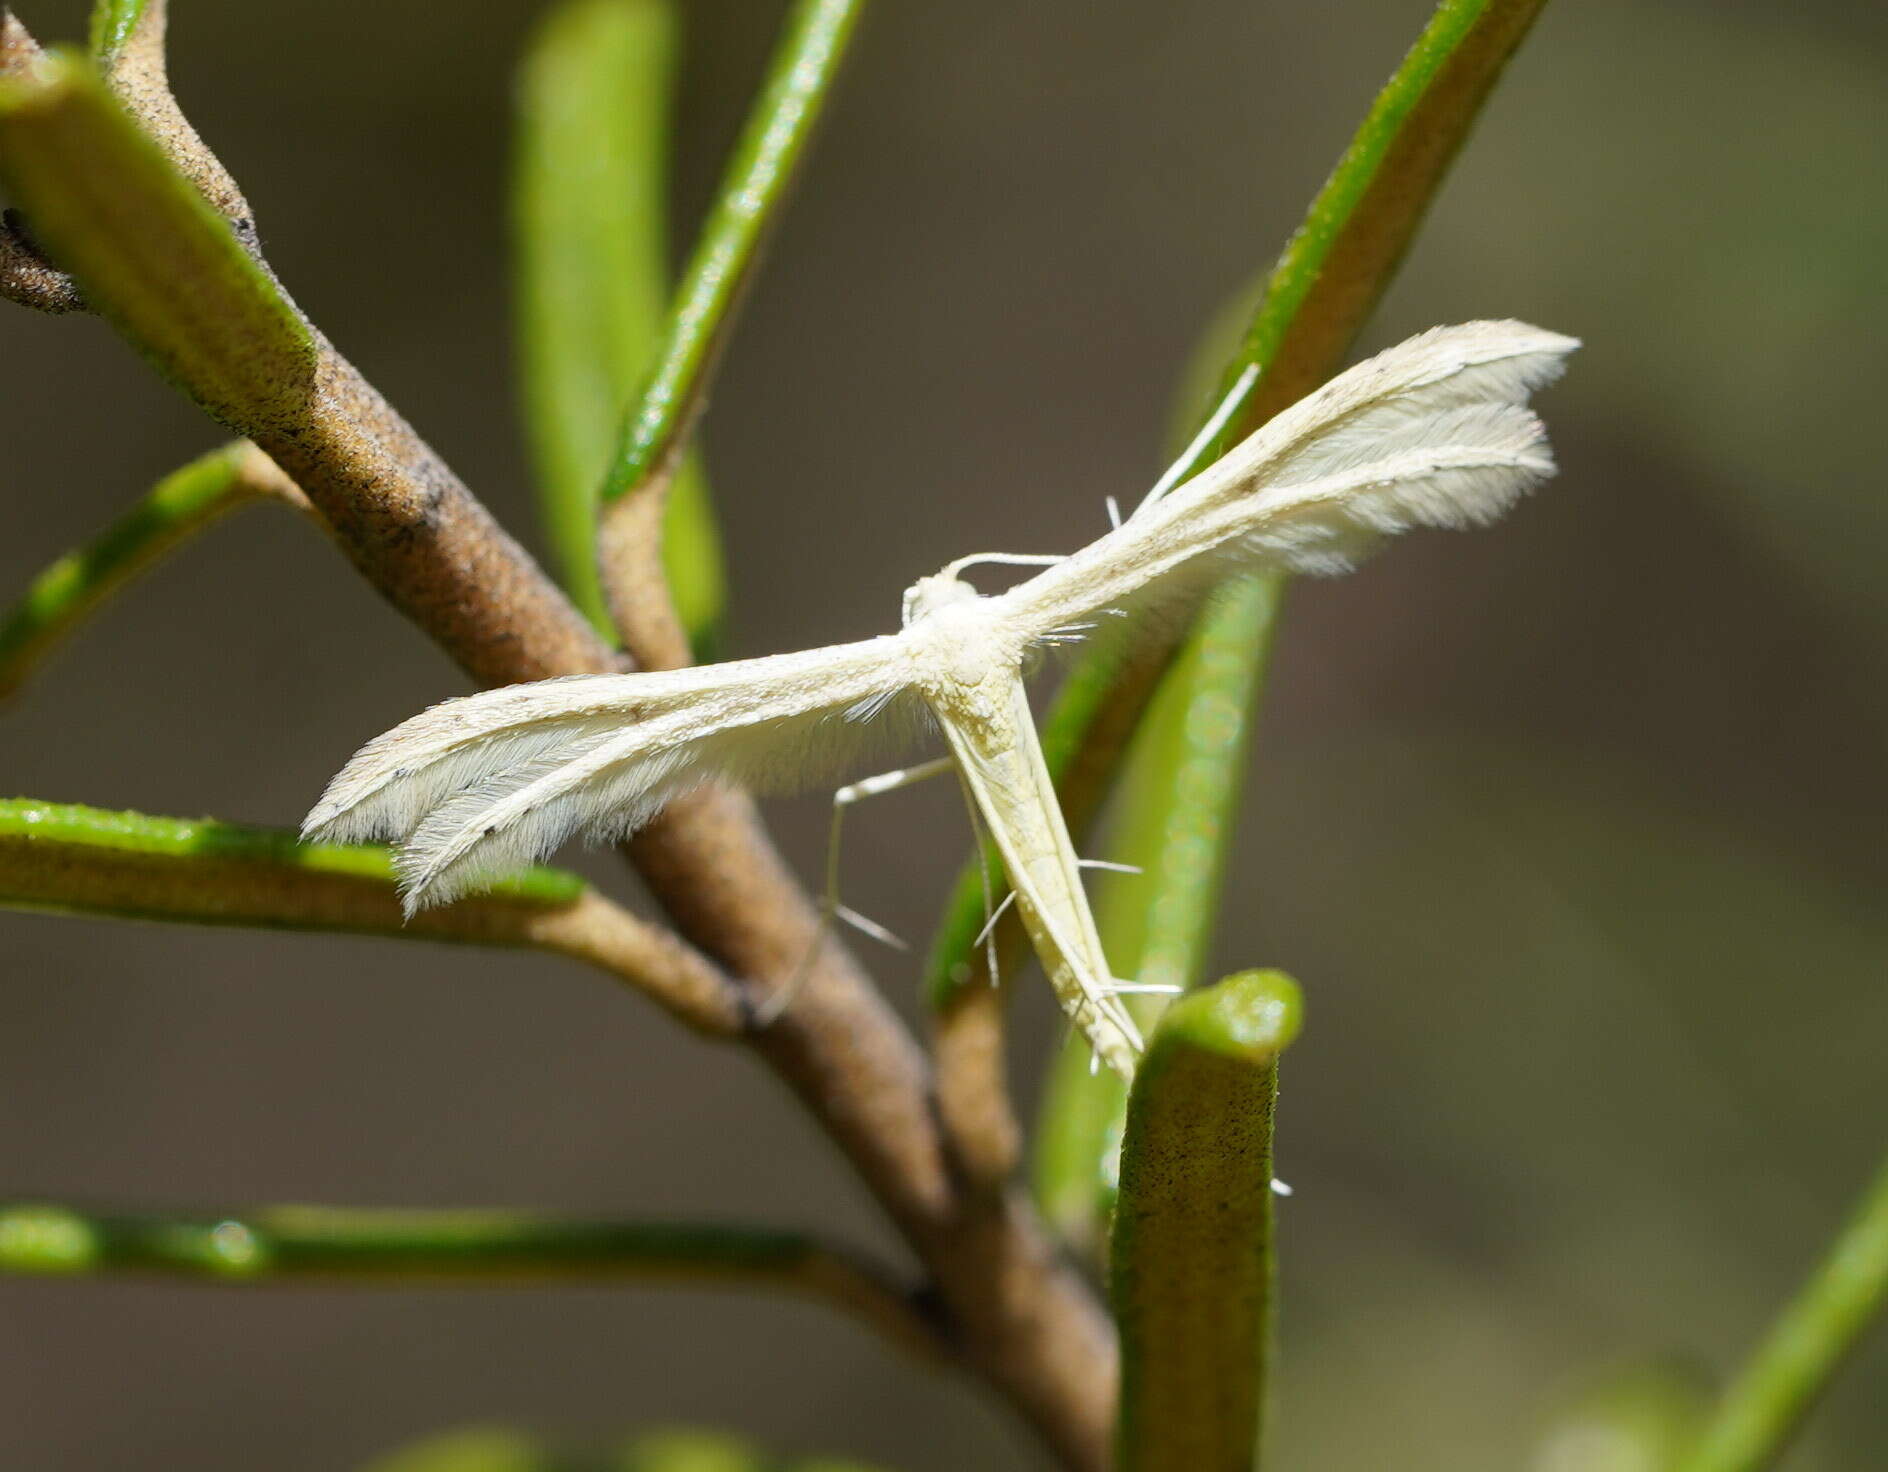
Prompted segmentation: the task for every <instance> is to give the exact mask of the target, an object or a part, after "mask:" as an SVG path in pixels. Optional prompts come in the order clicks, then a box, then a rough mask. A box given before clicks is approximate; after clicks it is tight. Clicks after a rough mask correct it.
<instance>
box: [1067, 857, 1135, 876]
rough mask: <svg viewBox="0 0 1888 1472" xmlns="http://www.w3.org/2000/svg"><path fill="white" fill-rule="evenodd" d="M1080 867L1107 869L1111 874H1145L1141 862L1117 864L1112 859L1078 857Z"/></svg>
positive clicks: (1077, 863) (1077, 862)
mask: <svg viewBox="0 0 1888 1472" xmlns="http://www.w3.org/2000/svg"><path fill="white" fill-rule="evenodd" d="M1075 867H1076V868H1078V869H1106V870H1107V871H1108V872H1109V873H1110V874H1145V873H1146V872H1147V871H1146V870H1145V869H1143V868H1142V867H1141V866H1140V865H1139V864H1117V863H1115V862H1114V860H1112V859H1077V860H1076V861H1075Z"/></svg>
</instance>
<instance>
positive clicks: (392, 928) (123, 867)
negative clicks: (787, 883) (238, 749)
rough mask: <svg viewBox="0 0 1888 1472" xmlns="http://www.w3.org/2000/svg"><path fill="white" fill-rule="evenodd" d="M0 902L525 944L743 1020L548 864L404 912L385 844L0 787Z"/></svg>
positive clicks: (661, 935) (731, 1027) (717, 1023)
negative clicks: (123, 809)
mask: <svg viewBox="0 0 1888 1472" xmlns="http://www.w3.org/2000/svg"><path fill="white" fill-rule="evenodd" d="M0 906H7V907H10V908H15V909H34V910H51V911H57V912H64V913H73V914H90V915H118V916H124V917H128V918H133V919H139V920H168V921H177V922H182V923H185V924H194V925H246V926H260V927H264V928H269V929H280V930H339V931H349V932H352V933H355V934H359V935H378V936H385V937H387V938H389V939H393V940H443V941H457V942H460V943H462V944H468V945H492V946H521V947H528V948H530V949H533V950H541V951H550V952H553V953H554V954H557V955H561V956H569V957H571V958H572V959H573V960H578V961H584V962H587V963H589V964H590V965H593V966H597V967H600V968H602V969H603V970H605V971H607V972H609V973H610V974H611V975H613V976H615V977H616V978H617V979H618V980H620V981H623V982H625V983H627V984H628V985H629V986H631V987H633V988H634V989H635V990H637V991H639V992H641V993H643V994H644V995H645V996H647V997H649V998H650V999H651V1000H653V1001H655V1002H657V1003H658V1004H660V1005H661V1006H663V1007H665V1008H666V1009H668V1011H670V1012H671V1013H673V1014H674V1015H675V1016H676V1017H677V1018H679V1019H680V1020H681V1021H683V1022H686V1023H687V1024H688V1025H689V1026H691V1027H693V1028H696V1029H697V1030H699V1031H702V1032H707V1033H717V1034H724V1035H725V1034H730V1033H736V1032H738V1031H739V1030H740V1029H741V1027H742V1026H743V1024H744V1023H745V1021H746V1012H745V1010H744V1008H743V1007H742V1005H741V1002H740V995H739V992H738V990H737V989H736V988H735V986H734V985H733V983H732V982H730V981H729V980H728V979H727V978H726V977H724V976H722V975H721V974H720V973H719V972H717V971H716V970H715V968H714V967H713V966H712V965H710V964H709V963H708V962H707V961H706V959H704V958H703V957H702V956H701V955H700V954H699V953H697V952H695V951H693V950H691V949H690V948H689V947H687V946H685V945H683V944H682V943H681V942H680V941H678V940H676V939H675V937H674V936H672V935H670V934H669V933H668V932H667V931H665V930H663V929H662V928H661V927H659V926H654V925H649V924H647V923H646V922H644V921H642V920H639V919H637V918H636V916H634V915H632V914H631V913H630V912H629V911H628V910H625V909H624V908H623V907H622V906H620V905H618V904H615V903H614V902H613V901H611V900H608V899H606V898H604V897H603V896H602V895H600V894H598V893H596V892H595V891H594V890H592V889H591V888H590V887H589V886H588V885H586V884H585V883H584V882H583V881H582V880H581V879H579V878H578V877H577V876H576V875H574V874H567V873H564V872H562V871H560V870H556V869H533V870H530V871H528V872H527V873H524V874H521V875H519V876H517V877H516V878H515V879H512V880H510V881H508V882H506V883H504V884H501V885H499V886H498V887H497V888H495V889H492V890H490V891H488V892H486V893H484V894H479V895H470V896H467V897H466V898H465V899H462V900H460V901H458V902H457V903H456V904H451V905H445V906H441V907H439V908H437V909H433V910H424V911H421V912H420V913H419V914H418V915H416V916H414V917H413V919H412V921H411V922H408V921H407V920H406V918H405V917H404V916H403V915H402V913H401V910H400V897H399V893H398V891H397V889H396V887H395V883H394V872H393V862H392V859H391V856H390V855H389V853H388V851H387V850H386V849H384V848H380V847H377V846H361V847H340V846H335V845H327V844H305V843H301V842H299V841H297V839H296V838H295V836H294V835H293V834H290V833H283V832H280V831H277V830H275V829H268V828H244V827H240V826H238V825H236V824H233V823H217V822H212V821H210V820H207V819H199V820H194V821H191V820H184V819H177V818H155V817H150V816H148V815H146V814H143V813H114V812H104V811H101V810H100V809H97V808H86V807H77V806H73V805H71V804H65V803H45V802H35V801H33V800H32V799H28V798H12V799H0Z"/></svg>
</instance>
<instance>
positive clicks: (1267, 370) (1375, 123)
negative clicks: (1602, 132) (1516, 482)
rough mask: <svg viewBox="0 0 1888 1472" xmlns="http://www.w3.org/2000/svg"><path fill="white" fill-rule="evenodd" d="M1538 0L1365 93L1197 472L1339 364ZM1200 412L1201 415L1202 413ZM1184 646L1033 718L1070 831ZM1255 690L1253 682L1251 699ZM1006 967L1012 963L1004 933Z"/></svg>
mask: <svg viewBox="0 0 1888 1472" xmlns="http://www.w3.org/2000/svg"><path fill="white" fill-rule="evenodd" d="M1545 3H1546V0H1443V3H1442V4H1441V5H1439V6H1438V7H1437V9H1436V12H1435V14H1434V16H1433V17H1432V18H1431V19H1430V22H1429V24H1428V26H1427V27H1425V29H1424V30H1423V32H1422V34H1421V35H1420V36H1419V37H1418V38H1417V40H1416V44H1415V45H1414V46H1413V47H1412V48H1411V49H1410V52H1409V54H1408V55H1407V56H1405V57H1404V59H1403V61H1402V64H1401V65H1400V66H1399V67H1398V68H1397V70H1396V72H1395V74H1394V75H1392V76H1391V78H1390V80H1389V82H1388V83H1387V84H1386V85H1385V86H1384V88H1383V90H1382V91H1381V92H1380V93H1379V94H1378V95H1377V98H1376V101H1375V103H1374V104H1373V105H1372V106H1371V109H1370V111H1369V113H1368V114H1367V115H1366V116H1365V118H1364V120H1363V123H1362V124H1361V125H1360V126H1359V128H1358V130H1357V133H1356V135H1355V136H1354V137H1353V139H1352V141H1351V144H1350V147H1349V148H1348V149H1347V150H1346V151H1345V153H1344V156H1343V157H1342V158H1341V159H1340V160H1339V161H1338V164H1337V167H1336V168H1335V169H1334V170H1333V171H1332V173H1331V177H1330V178H1329V180H1327V181H1326V183H1325V185H1324V187H1323V189H1321V190H1320V191H1319V193H1318V196H1317V198H1316V199H1314V200H1313V201H1312V203H1311V208H1310V209H1309V211H1308V212H1307V213H1306V215H1305V218H1304V221H1303V223H1302V224H1301V225H1300V226H1299V227H1298V230H1297V232H1296V233H1295V234H1294V235H1293V237H1292V239H1291V242H1290V244H1289V245H1288V246H1287V247H1286V249H1285V252H1284V254H1283V255H1282V256H1281V257H1280V259H1279V262H1278V264H1277V265H1276V266H1275V267H1274V268H1273V270H1272V272H1271V275H1270V276H1269V277H1268V279H1267V282H1266V288H1265V293H1264V296H1263V298H1262V299H1261V300H1260V303H1259V305H1258V308H1257V310H1256V311H1255V312H1254V314H1253V316H1252V319H1251V322H1250V324H1249V325H1248V327H1247V329H1246V332H1245V336H1244V340H1243V342H1242V345H1241V347H1240V350H1239V351H1238V352H1237V353H1236V354H1235V355H1234V356H1233V358H1232V360H1231V362H1230V363H1228V364H1227V366H1226V368H1225V371H1224V373H1223V374H1222V375H1221V385H1222V386H1221V392H1220V394H1219V396H1218V398H1217V399H1216V400H1215V404H1216V406H1217V409H1218V411H1219V412H1220V413H1222V414H1223V416H1224V418H1223V427H1222V428H1221V430H1220V432H1219V433H1218V434H1217V435H1215V436H1213V437H1212V438H1210V439H1209V440H1205V441H1199V442H1196V443H1194V444H1193V445H1191V446H1190V448H1189V452H1188V453H1187V455H1186V456H1185V457H1184V459H1183V462H1182V464H1181V467H1180V472H1181V475H1182V476H1183V477H1185V476H1191V475H1194V474H1197V473H1198V472H1199V471H1200V470H1202V469H1204V468H1205V467H1206V466H1207V465H1209V464H1211V463H1212V462H1213V461H1214V460H1216V459H1218V458H1219V456H1220V455H1222V454H1223V453H1225V451H1226V450H1227V449H1229V448H1230V447H1231V446H1232V445H1234V444H1236V443H1238V442H1239V441H1240V440H1241V439H1243V438H1245V436H1246V435H1248V434H1250V433H1251V432H1252V431H1253V430H1254V429H1256V428H1257V427H1258V426H1259V425H1260V424H1262V423H1264V422H1265V421H1266V420H1267V419H1269V418H1270V417H1271V416H1272V415H1273V414H1276V413H1277V412H1278V411H1279V410H1280V409H1283V408H1285V407H1286V406H1287V405H1289V404H1292V403H1294V402H1296V401H1297V400H1298V399H1301V398H1303V397H1304V396H1305V395H1306V394H1307V393H1309V392H1310V391H1311V390H1312V389H1314V388H1316V387H1317V386H1318V385H1319V384H1321V383H1322V382H1323V381H1324V380H1325V379H1326V378H1328V377H1330V376H1331V374H1332V373H1334V372H1336V371H1337V369H1338V367H1339V366H1340V365H1341V363H1342V361H1343V358H1344V355H1345V354H1346V353H1347V352H1348V351H1349V349H1350V345H1351V342H1352V340H1353V339H1354V338H1355V337H1356V335H1357V333H1358V331H1359V330H1360V329H1361V328H1362V326H1363V324H1364V322H1365V321H1366V320H1367V319H1368V317H1369V315H1370V312H1371V310H1372V309H1373V308H1374V307H1375V305H1376V302H1377V299H1378V298H1379V297H1380V296H1381V295H1382V293H1383V290H1384V289H1385V287H1386V286H1387V285H1388V284H1389V282H1390V280H1391V278H1392V277H1393V276H1394V274H1395V270H1396V267H1397V265H1398V263H1399V262H1400V261H1401V260H1402V257H1403V253H1404V251H1405V250H1406V249H1407V247H1408V245H1409V242H1410V240H1411V239H1412V238H1413V237H1414V235H1415V233H1416V229H1417V227H1418V226H1419V225H1420V224H1421V222H1422V218H1423V215H1424V213H1425V212H1426V211H1427V209H1428V207H1429V204H1430V202H1431V200H1433V199H1434V197H1435V195H1436V193H1437V192H1438V190H1439V189H1440V188H1441V185H1442V180H1443V177H1444V175H1445V174H1446V173H1447V170H1448V165H1449V163H1450V162H1451V161H1452V160H1453V158H1454V156H1455V153H1456V151H1457V149H1459V148H1460V146H1461V144H1462V142H1463V140H1464V139H1465V138H1466V137H1467V136H1468V133H1469V130H1470V128H1471V127H1472V126H1473V124H1474V122H1475V119H1476V117H1477V115H1478V113H1479V111H1480V108H1481V104H1482V102H1483V101H1484V100H1485V98H1486V97H1487V95H1488V92H1489V90H1490V89H1491V88H1492V87H1493V86H1494V84H1495V82H1496V80H1497V79H1498V78H1499V77H1500V75H1501V70H1502V68H1503V67H1504V66H1505V65H1506V63H1507V61H1508V58H1509V57H1510V56H1511V55H1512V54H1513V52H1514V50H1515V48H1516V47H1517V46H1519V45H1520V43H1521V40H1522V39H1523V37H1525V35H1526V34H1527V31H1528V28H1529V27H1530V26H1531V25H1532V24H1533V22H1534V19H1535V17H1536V15H1537V14H1538V13H1539V11H1540V10H1541V8H1542V6H1543V5H1544V4H1545ZM1211 417H1213V416H1211V415H1205V414H1203V415H1202V419H1201V422H1205V421H1206V420H1207V419H1209V418H1211ZM1179 643H1180V638H1179V636H1178V635H1176V634H1174V633H1173V632H1171V631H1166V630H1163V629H1160V628H1140V629H1137V630H1135V631H1134V633H1133V635H1132V639H1131V642H1130V643H1129V644H1128V645H1127V646H1126V647H1125V648H1116V649H1112V650H1106V651H1097V652H1095V653H1092V654H1090V655H1088V656H1085V657H1084V658H1083V659H1082V660H1081V661H1080V662H1079V663H1078V664H1077V665H1076V667H1075V669H1074V670H1072V671H1071V672H1070V675H1069V678H1068V680H1067V681H1066V682H1065V684H1064V686H1063V688H1062V690H1061V692H1060V693H1059V694H1058V696H1057V698H1056V701H1055V703H1054V705H1053V707H1052V708H1051V710H1050V713H1049V715H1048V717H1047V719H1046V721H1045V722H1044V728H1043V749H1044V753H1045V755H1046V756H1047V757H1048V760H1049V764H1050V770H1051V771H1053V772H1054V773H1055V774H1056V782H1057V791H1058V793H1059V794H1060V796H1061V798H1062V804H1063V810H1064V812H1065V813H1066V815H1067V817H1068V819H1069V825H1070V827H1071V829H1073V830H1074V831H1075V832H1076V834H1077V836H1078V837H1079V836H1080V835H1081V833H1082V832H1084V831H1085V830H1086V827H1087V825H1088V823H1089V822H1090V821H1091V820H1092V819H1093V817H1094V815H1095V812H1096V810H1097V809H1098V808H1099V807H1100V805H1101V801H1102V799H1103V797H1104V796H1105V795H1106V793H1107V791H1108V789H1109V787H1110V786H1111V784H1112V782H1113V778H1114V773H1115V771H1116V769H1117V767H1118V765H1119V763H1120V760H1121V757H1122V753H1123V751H1124V749H1125V747H1126V745H1127V742H1128V740H1129V738H1130V737H1131V736H1132V734H1133V731H1134V729H1135V727H1136V725H1137V724H1138V722H1139V719H1140V714H1141V711H1142V710H1143V708H1144V707H1145V706H1146V704H1147V702H1148V701H1149V700H1150V699H1152V697H1153V692H1154V690H1155V688H1156V687H1157V685H1158V683H1159V681H1160V679H1161V677H1162V674H1163V672H1164V671H1165V670H1166V668H1167V666H1168V664H1169V661H1170V660H1171V658H1172V656H1173V654H1174V652H1175V650H1176V649H1177V648H1178V647H1179ZM1257 693H1259V692H1257V691H1256V689H1255V694H1257ZM982 910H983V888H982V881H981V878H980V876H979V872H978V867H977V864H976V863H975V862H974V861H973V862H972V863H970V864H967V865H966V866H965V868H964V870H963V872H962V873H961V874H960V876H959V878H958V882H957V885H956V888H955V889H954V890H953V892H952V895H951V899H950V902H949V907H948V909H947V911H946V915H945V919H944V922H943V924H942V926H941V927H940V930H939V933H938V936H937V938H936V940H935V942H934V943H933V946H932V951H931V959H930V964H929V967H928V978H929V993H930V996H931V999H932V1002H933V1005H934V1006H938V1007H940V1008H942V1007H945V1006H947V1005H948V1004H949V1003H950V1001H951V1000H952V998H953V997H954V996H955V995H956V993H957V991H958V989H959V988H960V987H962V986H964V985H966V984H981V972H980V970H979V965H978V961H977V958H976V955H975V949H976V948H975V947H974V946H973V945H972V944H971V942H972V940H973V939H974V938H975V937H976V935H977V933H978V931H979V930H981V929H982V927H983V914H982ZM1002 939H1003V945H1002V946H1001V947H1000V954H1001V955H1003V956H1004V958H1005V965H1006V967H1007V966H1009V965H1013V964H1014V960H1015V958H1016V957H1017V956H1018V955H1019V954H1020V937H1018V936H1017V934H1016V933H1015V931H1014V929H1013V928H1012V929H1010V930H1008V931H1007V932H1005V933H1004V934H1003V937H1002Z"/></svg>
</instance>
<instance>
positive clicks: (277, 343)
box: [0, 53, 316, 427]
mask: <svg viewBox="0 0 1888 1472" xmlns="http://www.w3.org/2000/svg"><path fill="white" fill-rule="evenodd" d="M0 181H4V183H5V184H6V186H7V188H8V189H9V190H10V191H11V192H12V195H13V198H14V201H15V202H16V203H17V204H18V205H19V206H20V208H21V209H23V210H24V211H25V213H26V215H27V217H28V218H29V219H30V220H31V221H32V225H33V233H34V235H35V237H36V238H37V239H39V240H40V241H42V242H43V243H44V244H45V245H46V247H47V248H48V250H49V251H50V253H51V254H52V256H53V258H54V259H55V260H56V261H57V262H58V264H59V265H60V266H61V267H63V268H64V269H65V270H67V271H69V272H71V273H72V275H73V276H74V277H75V278H76V279H77V280H78V282H79V285H80V287H81V288H82V289H83V291H84V293H85V298H86V300H87V302H89V303H90V304H91V305H92V307H93V308H94V309H95V310H97V311H98V312H100V313H101V314H102V315H104V316H105V317H107V318H108V319H110V320H111V321H112V322H113V323H114V324H115V325H116V326H117V327H118V328H119V329H120V330H121V331H122V332H123V333H124V334H125V336H126V337H128V338H129V339H130V340H131V341H132V342H133V343H134V344H135V345H136V346H137V347H138V348H139V350H140V351H141V352H143V353H144V354H145V356H146V357H147V358H149V359H150V361H151V362H152V363H153V364H154V365H155V366H156V367H157V369H158V370H159V371H160V372H161V373H163V374H164V375H165V376H167V377H169V378H171V379H172V380H174V381H175V382H177V383H179V384H180V385H182V386H184V387H185V388H186V389H187V391H188V392H189V393H190V394H191V395H192V396H193V397H195V398H196V399H197V401H198V402H199V403H201V404H203V406H204V407H205V408H206V409H208V410H209V411H210V412H211V413H212V414H214V415H215V416H216V417H217V418H219V419H220V420H222V421H223V422H224V423H226V424H230V425H232V426H237V427H240V426H243V425H246V424H252V423H268V422H280V421H283V420H289V419H293V418H295V417H297V415H298V411H299V409H300V408H301V406H303V405H305V404H306V402H307V401H308V400H309V399H310V398H311V397H312V396H313V395H314V394H315V391H316V385H315V343H314V338H313V335H312V334H311V332H310V331H309V329H308V327H307V325H306V323H304V322H303V321H302V319H301V317H300V315H299V314H298V313H297V312H296V310H295V307H294V305H293V303H291V302H290V301H289V299H288V297H287V296H286V295H285V294H284V293H283V291H282V289H281V287H280V286H279V285H277V284H276V282H275V281H274V280H273V278H271V277H270V276H269V274H268V273H267V272H266V271H265V270H264V269H263V267H262V266H260V265H259V264H258V263H257V262H256V260H255V259H254V258H253V257H252V256H251V255H250V254H249V252H248V251H247V250H245V249H244V248H243V246H242V244H241V243H240V242H239V241H238V240H237V238H236V235H235V233H234V232H233V231H232V229H231V228H230V225H229V223H228V222H227V221H226V220H224V219H223V218H222V217H221V216H220V215H218V214H217V213H216V212H215V211H214V210H213V209H211V208H210V206H209V205H208V204H206V203H205V202H204V200H203V197H202V196H201V195H200V194H199V193H198V192H197V190H196V188H195V187H193V186H192V185H191V184H190V183H189V182H188V181H187V180H186V179H184V177H183V176H182V175H181V174H179V173H178V172H177V171H176V170H175V169H174V168H173V167H172V166H171V165H170V164H169V163H168V162H166V160H165V158H164V156H163V154H162V153H160V152H159V150H158V148H157V146H156V145H155V144H154V143H152V142H151V141H150V140H149V139H148V138H146V137H145V136H144V134H143V133H142V132H140V131H139V129H138V127H137V125H136V124H135V123H133V122H132V121H131V119H130V118H128V117H127V116H126V115H125V113H124V112H123V110H122V109H121V108H120V107H119V106H118V104H117V103H116V102H115V101H113V99H112V97H111V95H110V94H109V93H108V92H107V91H106V89H105V87H104V85H103V84H102V83H101V82H100V81H99V79H98V77H97V76H96V75H95V74H94V73H93V72H92V70H91V68H90V67H89V66H88V65H87V64H86V63H85V62H83V61H81V60H78V59H76V58H74V57H72V56H69V55H64V54H60V53H54V54H53V55H52V56H50V57H49V58H48V60H47V62H46V65H45V67H44V68H43V69H42V70H40V71H38V72H36V73H35V74H33V75H32V76H28V77H18V78H12V79H8V80H7V81H6V82H5V83H4V84H0Z"/></svg>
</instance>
